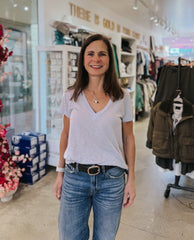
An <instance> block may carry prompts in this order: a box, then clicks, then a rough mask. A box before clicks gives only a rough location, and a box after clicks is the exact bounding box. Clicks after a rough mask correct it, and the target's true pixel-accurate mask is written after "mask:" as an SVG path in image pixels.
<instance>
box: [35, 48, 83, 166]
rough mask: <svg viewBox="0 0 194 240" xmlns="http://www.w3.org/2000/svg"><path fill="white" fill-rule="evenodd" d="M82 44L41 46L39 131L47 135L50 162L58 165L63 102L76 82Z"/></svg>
mask: <svg viewBox="0 0 194 240" xmlns="http://www.w3.org/2000/svg"><path fill="white" fill-rule="evenodd" d="M79 52H80V47H76V46H71V45H54V46H39V47H38V48H37V68H38V73H39V74H38V84H37V85H38V86H39V88H38V89H39V90H38V101H37V103H38V106H37V108H36V110H37V116H39V119H38V123H37V126H38V127H39V129H38V131H40V132H44V133H46V134H47V141H48V165H51V166H57V164H58V159H59V153H58V146H59V142H60V134H61V129H62V127H63V122H62V114H61V109H60V106H61V101H62V96H63V93H64V91H65V90H67V88H68V87H69V86H71V85H73V84H74V82H75V81H76V75H77V70H78V67H77V65H78V56H79Z"/></svg>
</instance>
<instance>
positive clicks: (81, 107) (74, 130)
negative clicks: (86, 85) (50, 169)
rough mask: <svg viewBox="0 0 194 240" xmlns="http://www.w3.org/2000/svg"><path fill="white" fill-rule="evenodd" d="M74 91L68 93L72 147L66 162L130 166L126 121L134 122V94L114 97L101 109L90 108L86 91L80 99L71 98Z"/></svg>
mask: <svg viewBox="0 0 194 240" xmlns="http://www.w3.org/2000/svg"><path fill="white" fill-rule="evenodd" d="M72 93H73V91H72V90H71V91H70V90H68V91H66V92H65V94H64V97H63V101H62V111H63V114H64V115H66V116H67V117H68V118H70V129H69V137H68V146H67V149H66V151H65V154H64V158H65V159H66V163H73V162H77V163H81V164H99V165H113V166H118V167H121V168H125V169H127V165H126V162H125V156H124V149H123V141H122V122H128V121H132V119H133V118H132V111H131V101H130V94H129V92H128V91H127V90H125V94H124V98H123V99H120V100H117V101H115V102H113V101H112V100H111V99H110V100H109V102H108V104H107V105H106V106H105V107H104V109H102V110H101V111H100V112H97V113H95V112H94V111H93V110H92V108H91V107H90V105H89V103H88V101H87V99H86V96H85V94H84V92H82V93H81V94H80V95H79V97H78V100H77V101H76V102H75V101H74V100H72V101H71V100H70V98H71V96H72Z"/></svg>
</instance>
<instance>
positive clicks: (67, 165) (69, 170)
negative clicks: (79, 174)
mask: <svg viewBox="0 0 194 240" xmlns="http://www.w3.org/2000/svg"><path fill="white" fill-rule="evenodd" d="M75 171H76V169H75V168H74V167H73V166H71V165H70V164H66V165H65V172H68V173H75Z"/></svg>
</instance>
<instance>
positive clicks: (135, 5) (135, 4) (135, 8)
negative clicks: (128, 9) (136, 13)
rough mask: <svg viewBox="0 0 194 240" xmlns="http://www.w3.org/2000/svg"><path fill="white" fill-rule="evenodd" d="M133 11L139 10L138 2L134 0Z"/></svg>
mask: <svg viewBox="0 0 194 240" xmlns="http://www.w3.org/2000/svg"><path fill="white" fill-rule="evenodd" d="M133 10H138V6H137V0H134V3H133Z"/></svg>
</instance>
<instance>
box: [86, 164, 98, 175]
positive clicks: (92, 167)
mask: <svg viewBox="0 0 194 240" xmlns="http://www.w3.org/2000/svg"><path fill="white" fill-rule="evenodd" d="M91 169H96V172H95V173H90V170H91ZM87 173H88V174H89V175H90V176H95V175H98V174H99V173H100V166H96V165H95V166H91V167H89V168H88V169H87Z"/></svg>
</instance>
